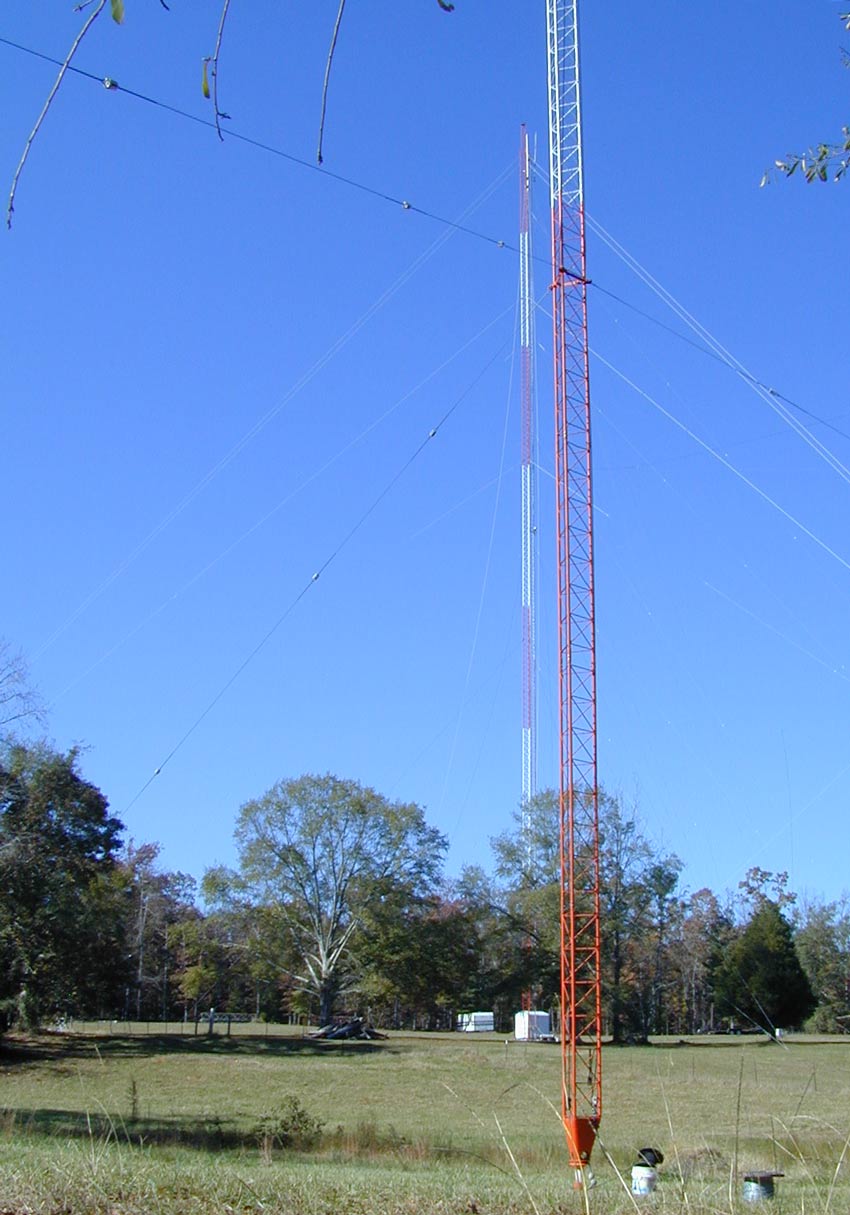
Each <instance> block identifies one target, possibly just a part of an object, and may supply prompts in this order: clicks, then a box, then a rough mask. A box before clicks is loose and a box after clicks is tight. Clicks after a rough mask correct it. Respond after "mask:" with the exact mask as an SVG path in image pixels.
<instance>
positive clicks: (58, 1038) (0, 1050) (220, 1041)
mask: <svg viewBox="0 0 850 1215" xmlns="http://www.w3.org/2000/svg"><path fill="white" fill-rule="evenodd" d="M404 1050H405V1047H404V1046H403V1045H402V1044H396V1043H393V1042H391V1041H387V1042H369V1041H364V1042H360V1041H346V1042H326V1041H323V1040H321V1039H316V1038H306V1037H305V1038H296V1037H288V1036H287V1037H277V1038H276V1037H271V1036H270V1037H268V1038H259V1037H254V1036H252V1037H247V1036H246V1037H238V1036H236V1035H233V1036H232V1037H229V1038H228V1037H227V1036H226V1035H224V1034H213V1035H207V1034H206V1033H203V1034H198V1036H197V1037H195V1036H194V1035H185V1034H184V1035H180V1034H150V1035H148V1034H144V1035H138V1036H136V1035H133V1036H130V1035H114V1036H109V1037H107V1036H105V1035H104V1036H100V1035H94V1034H73V1033H43V1034H37V1035H11V1036H9V1037H4V1038H0V1066H3V1067H25V1066H28V1065H29V1066H34V1065H37V1064H41V1063H62V1062H63V1061H65V1060H69V1061H72V1060H75V1059H83V1058H85V1059H90V1058H91V1057H92V1055H93V1054H95V1053H96V1054H98V1055H100V1057H101V1058H103V1059H146V1058H149V1057H151V1056H154V1055H180V1056H192V1055H195V1056H204V1057H210V1056H213V1057H215V1056H227V1057H229V1058H232V1057H233V1056H239V1055H243V1056H245V1057H246V1058H248V1057H250V1058H257V1057H260V1058H262V1057H265V1058H270V1059H274V1058H285V1057H287V1056H291V1055H313V1056H319V1055H322V1056H327V1055H328V1054H329V1053H331V1054H335V1055H343V1056H345V1057H346V1058H352V1059H354V1058H359V1057H361V1056H365V1055H372V1054H376V1053H378V1052H384V1053H389V1054H398V1053H401V1052H403V1051H404Z"/></svg>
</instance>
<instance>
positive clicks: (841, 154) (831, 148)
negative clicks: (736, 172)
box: [761, 13, 850, 186]
mask: <svg viewBox="0 0 850 1215" xmlns="http://www.w3.org/2000/svg"><path fill="white" fill-rule="evenodd" d="M840 19H841V20H842V21H843V22H844V28H845V29H846V30H850V13H841V14H840ZM841 56H842V63H843V65H844V67H850V56H848V54H847V52H846V51H845V50H842V52H841ZM841 135H842V138H841V140H839V141H838V142H837V143H817V144H814V145H813V146H812V147H810V148H809V149H808V150H807V151H806V152H798V153H793V154H791V155H788V156H785V157H784V158H783V159H781V160H775V161H774V162H773V169H768V170H767V172H766V173H765V174H764V176H763V177H762V179H761V184H762V185H763V186H766V185H768V184H769V183H770V181H771V178H772V176H773V173H774V171H778V172H780V173H782V174H784V176H785V177H793V175H794V174H795V173H796V172H797V170H798V169H799V170H800V173H801V175H802V176H803V177H805V179H806V181H807V182H812V181H828V180H829V179H830V177H831V178H832V180H833V181H841V179H842V177H845V176H846V175H847V174H848V173H850V126H845V127H842V128H841Z"/></svg>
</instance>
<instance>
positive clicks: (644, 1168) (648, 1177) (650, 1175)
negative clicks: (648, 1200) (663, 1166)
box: [632, 1164, 658, 1194]
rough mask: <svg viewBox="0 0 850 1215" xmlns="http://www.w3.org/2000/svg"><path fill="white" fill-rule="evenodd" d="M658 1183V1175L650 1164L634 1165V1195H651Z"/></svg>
mask: <svg viewBox="0 0 850 1215" xmlns="http://www.w3.org/2000/svg"><path fill="white" fill-rule="evenodd" d="M657 1181H658V1173H657V1172H656V1171H655V1169H651V1168H650V1167H649V1165H648V1164H633V1165H632V1193H633V1194H651V1193H652V1191H653V1190H654V1189H655V1183H656V1182H657Z"/></svg>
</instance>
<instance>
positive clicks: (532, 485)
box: [519, 126, 537, 1007]
mask: <svg viewBox="0 0 850 1215" xmlns="http://www.w3.org/2000/svg"><path fill="white" fill-rule="evenodd" d="M530 218H531V162H530V158H529V152H528V131H527V130H526V128H525V126H523V127H522V129H521V132H520V149H519V335H520V391H521V395H522V409H521V413H522V439H521V442H522V453H521V454H522V462H521V477H522V802H521V805H522V825H523V835H524V837H525V847H526V863H527V865H528V867H529V870H530V868H531V861H532V856H531V852H532V829H533V824H532V822H531V817H530V815H531V810H530V803H531V799H532V798H533V797H534V795H535V794H536V792H537V615H536V612H537V604H536V596H537V461H536V446H537V436H536V433H535V429H536V425H535V423H536V419H535V409H534V280H533V276H532V257H531V224H530ZM528 1007H531V1006H530V1005H529V1006H528Z"/></svg>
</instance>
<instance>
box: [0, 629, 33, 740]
mask: <svg viewBox="0 0 850 1215" xmlns="http://www.w3.org/2000/svg"><path fill="white" fill-rule="evenodd" d="M26 720H29V721H32V722H41V721H43V720H44V708H43V705H42V703H41V701H40V699H39V697H38V695H37V694H36V693H35V692H34V691H33V689H32V686H31V684H30V680H29V672H28V670H27V664H26V662H25V661H24V659H23V656H22V655H21V654H19V653H17V652H15V651H14V650H12V648H11V646H10V645H9V644H8V642H6V641H3V640H2V638H0V737H3V735H4V734H5V733H6V728H7V727H8V726H11V725H14V724H15V723H17V722H21V721H26Z"/></svg>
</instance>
